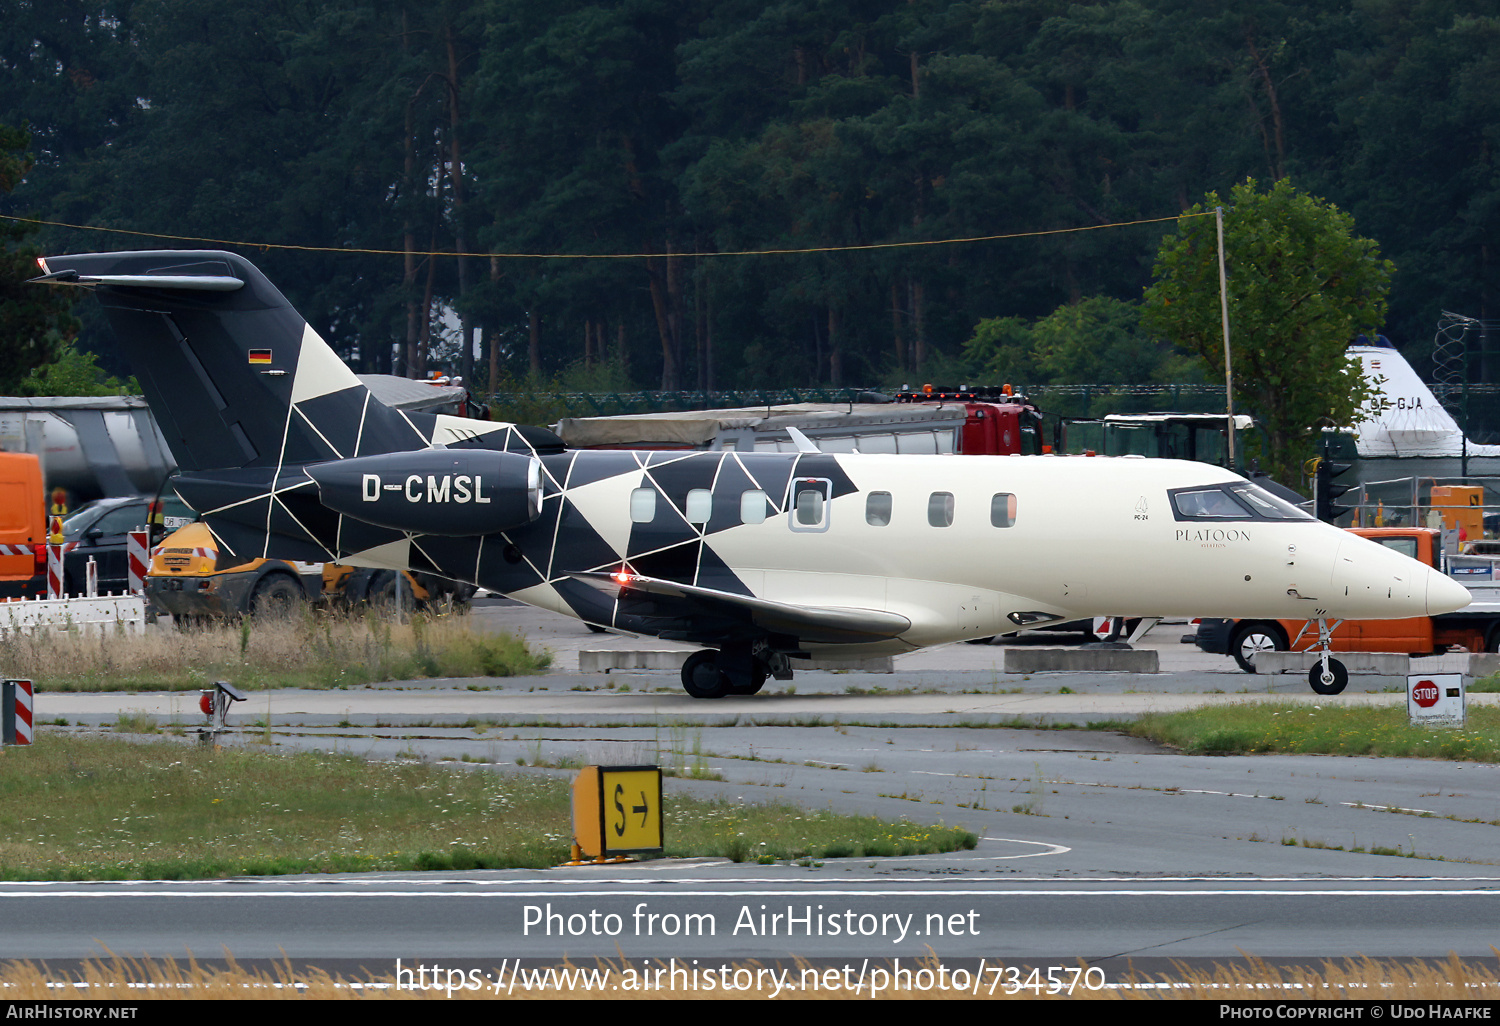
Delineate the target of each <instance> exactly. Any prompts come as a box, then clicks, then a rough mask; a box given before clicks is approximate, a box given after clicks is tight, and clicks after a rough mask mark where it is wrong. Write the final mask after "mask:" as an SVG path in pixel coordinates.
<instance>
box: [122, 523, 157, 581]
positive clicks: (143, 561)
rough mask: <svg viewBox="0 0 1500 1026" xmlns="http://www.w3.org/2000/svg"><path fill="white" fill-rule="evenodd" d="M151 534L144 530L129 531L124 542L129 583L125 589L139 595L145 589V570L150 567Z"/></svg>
mask: <svg viewBox="0 0 1500 1026" xmlns="http://www.w3.org/2000/svg"><path fill="white" fill-rule="evenodd" d="M150 547H151V536H150V535H149V534H147V533H146V532H145V531H131V532H130V536H129V537H128V538H127V539H126V542H125V558H126V561H127V562H128V564H129V568H128V570H127V573H128V575H129V583H128V584H127V585H126V590H127V591H129V592H130V594H132V595H139V594H141V593H142V592H144V591H145V590H146V571H147V570H148V569H150V567H151V555H150V551H149V550H150Z"/></svg>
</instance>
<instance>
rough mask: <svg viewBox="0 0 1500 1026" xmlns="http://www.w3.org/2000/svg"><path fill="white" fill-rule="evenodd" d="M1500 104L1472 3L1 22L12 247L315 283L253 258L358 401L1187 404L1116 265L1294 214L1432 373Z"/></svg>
mask: <svg viewBox="0 0 1500 1026" xmlns="http://www.w3.org/2000/svg"><path fill="white" fill-rule="evenodd" d="M1497 106H1500V2H1491V0H1469V2H1465V3H1457V2H1451V0H1329V2H1320V3H1277V2H1268V0H1241V2H1237V3H1234V4H1225V3H1209V2H1202V0H1111V2H1101V3H1065V2H1060V0H987V2H957V3H947V2H937V0H804V2H779V3H778V2H771V3H765V2H748V0H619V2H614V3H584V2H579V0H545V2H540V0H426V2H423V3H416V2H402V0H11V2H10V3H9V4H8V5H7V14H6V17H5V18H4V19H0V124H3V125H10V126H13V127H16V128H21V127H24V128H25V129H26V130H28V131H29V133H30V134H29V143H28V145H27V152H29V153H30V155H31V159H32V161H33V163H32V166H31V168H30V170H29V171H28V172H27V174H26V176H25V178H24V180H23V181H20V182H19V183H17V184H16V187H15V188H14V191H13V192H12V193H10V195H9V196H7V197H4V198H3V200H0V202H3V207H0V212H5V213H11V214H24V215H28V216H33V217H37V218H41V219H45V220H48V221H55V222H66V223H69V224H76V225H92V226H100V227H109V228H116V229H128V230H132V231H137V232H143V233H147V235H148V236H149V235H166V236H190V237H201V238H207V239H215V240H225V241H228V242H243V243H275V244H282V245H290V246H305V247H328V248H331V249H334V250H339V251H340V252H312V251H298V250H285V249H259V248H250V247H241V251H242V252H244V253H245V254H246V255H247V256H250V257H251V258H252V259H253V260H255V261H256V262H257V263H258V264H259V265H260V266H261V267H262V269H263V270H264V271H265V272H266V273H267V274H268V276H269V277H270V278H271V279H272V280H273V281H274V282H276V284H277V285H278V286H279V287H280V288H281V289H282V290H283V291H284V292H285V293H286V294H287V296H288V297H289V298H290V299H291V300H292V302H293V303H294V304H295V305H296V306H297V307H298V309H299V310H301V311H302V312H303V313H304V314H305V315H306V316H307V317H308V319H309V320H310V321H311V322H312V323H313V324H314V326H315V327H317V329H318V330H319V331H320V332H322V333H323V334H324V336H325V337H327V338H328V339H329V340H330V341H331V342H333V343H334V344H335V345H336V346H338V347H339V348H340V349H341V351H342V352H344V354H345V355H346V357H347V358H348V359H349V360H350V362H351V363H352V364H354V365H355V366H356V367H358V368H359V369H362V370H367V371H386V372H389V371H393V370H394V371H396V372H398V373H411V374H419V373H422V372H424V371H426V370H429V369H432V368H435V367H438V366H439V365H442V366H451V367H452V369H453V370H456V371H463V372H465V373H472V374H473V375H474V379H475V380H477V382H478V383H479V384H481V385H483V384H484V383H486V382H488V381H490V380H492V379H491V366H493V368H494V374H495V378H494V379H493V380H513V379H517V378H521V377H525V376H527V375H528V374H534V375H536V376H537V377H538V378H541V379H549V378H552V377H555V376H557V375H561V374H565V375H568V376H569V377H568V380H571V381H575V382H579V383H582V384H584V385H587V384H589V383H593V384H596V385H599V386H606V385H607V386H612V387H627V386H636V387H652V388H655V387H661V388H703V387H718V388H727V387H767V386H770V387H774V386H784V385H810V384H819V383H825V384H831V385H850V384H874V383H880V382H900V381H902V380H906V379H912V380H922V377H923V375H929V376H930V375H932V374H934V373H955V374H956V373H974V372H976V371H977V370H980V369H987V370H988V371H989V372H991V373H993V372H995V370H994V368H992V367H987V366H986V365H987V363H992V362H993V358H994V355H995V352H996V350H995V348H994V344H993V339H992V340H991V343H990V344H989V348H984V346H983V345H981V346H980V349H983V350H984V351H983V353H980V352H979V350H977V349H976V348H975V346H973V345H971V346H970V347H969V348H968V349H967V350H966V349H965V344H966V343H967V342H969V341H970V340H971V339H974V338H975V337H976V326H977V325H979V324H980V322H981V321H984V320H986V319H992V318H1009V319H1013V320H1007V321H1005V322H1004V324H1005V325H1006V329H1005V330H1006V331H1009V332H1010V333H1011V334H1010V335H1007V336H1005V337H1007V338H1009V337H1012V336H1014V335H1015V334H1016V333H1017V332H1021V333H1024V332H1027V331H1031V332H1036V333H1038V337H1052V336H1048V335H1047V334H1046V333H1047V332H1049V331H1052V332H1053V333H1054V335H1055V334H1056V332H1055V330H1054V329H1056V328H1057V326H1058V325H1059V324H1067V323H1072V322H1075V321H1076V322H1078V323H1081V324H1085V325H1087V324H1088V323H1092V322H1091V321H1090V318H1093V319H1095V320H1097V321H1098V323H1099V324H1101V325H1104V328H1102V329H1101V331H1102V333H1103V335H1106V336H1108V337H1109V338H1111V339H1114V338H1116V337H1119V338H1123V339H1124V341H1121V342H1119V343H1118V345H1112V347H1111V349H1112V351H1113V352H1116V353H1129V354H1132V355H1130V357H1129V359H1128V360H1127V361H1126V362H1127V363H1128V364H1129V365H1130V366H1132V367H1133V366H1142V365H1145V364H1150V365H1151V366H1153V367H1160V368H1164V370H1162V371H1161V373H1168V371H1170V373H1171V374H1172V375H1175V376H1177V377H1178V378H1179V379H1180V377H1181V375H1182V374H1184V373H1187V372H1186V371H1185V370H1184V368H1183V363H1182V359H1181V358H1180V357H1175V356H1173V355H1172V354H1171V352H1170V347H1169V346H1167V345H1166V344H1165V343H1164V342H1163V341H1161V340H1157V339H1150V338H1146V337H1145V336H1143V335H1141V334H1140V332H1141V329H1140V327H1139V323H1138V318H1136V317H1135V316H1134V313H1133V311H1134V310H1135V309H1136V307H1137V305H1138V304H1139V302H1140V299H1141V295H1142V290H1143V288H1144V287H1145V286H1146V285H1148V284H1149V283H1150V280H1151V273H1152V266H1153V262H1154V260H1155V258H1156V253H1157V248H1158V244H1159V242H1160V240H1161V238H1162V237H1163V235H1165V234H1168V233H1170V232H1173V231H1175V226H1174V225H1173V224H1172V223H1171V222H1164V223H1153V224H1143V225H1137V226H1133V227H1110V228H1105V227H1101V226H1105V225H1114V224H1118V223H1122V222H1131V221H1137V220H1141V219H1151V218H1163V217H1173V216H1175V215H1177V214H1178V213H1180V212H1182V211H1183V210H1185V209H1187V208H1188V207H1190V206H1191V205H1192V204H1194V203H1196V202H1198V201H1200V200H1201V199H1202V198H1203V196H1204V194H1205V193H1207V192H1208V191H1210V190H1217V191H1219V193H1220V194H1221V195H1227V194H1228V192H1229V188H1230V187H1231V186H1232V185H1234V184H1236V183H1240V182H1243V181H1244V180H1245V179H1246V178H1255V179H1257V180H1259V181H1261V182H1266V183H1268V182H1273V181H1277V180H1281V179H1283V178H1290V179H1291V181H1292V182H1294V183H1295V185H1296V186H1297V187H1298V188H1300V189H1302V190H1304V191H1306V192H1309V193H1312V194H1314V195H1318V196H1321V197H1323V198H1325V199H1327V200H1329V201H1331V202H1332V203H1334V204H1336V205H1337V206H1338V207H1340V208H1341V209H1343V210H1344V211H1346V212H1348V213H1350V214H1352V215H1353V217H1354V219H1355V222H1356V225H1357V228H1358V231H1359V233H1360V234H1361V235H1364V236H1367V237H1370V238H1373V239H1374V240H1376V241H1377V242H1378V244H1379V247H1380V252H1381V256H1382V257H1385V258H1389V259H1390V260H1391V261H1393V262H1394V264H1395V266H1396V268H1397V270H1396V274H1395V277H1394V279H1393V280H1392V288H1391V293H1390V314H1389V320H1388V323H1387V327H1386V332H1387V334H1389V335H1391V336H1392V338H1393V339H1395V340H1396V341H1397V342H1398V343H1399V344H1401V345H1402V346H1403V348H1405V349H1406V350H1407V351H1408V352H1409V353H1412V354H1414V355H1416V356H1417V357H1418V358H1420V357H1421V356H1422V354H1423V353H1424V352H1425V350H1426V348H1427V346H1428V344H1429V340H1430V339H1431V337H1432V334H1433V329H1434V326H1435V323H1436V320H1437V317H1438V316H1439V314H1440V312H1441V311H1442V310H1444V309H1450V310H1455V311H1458V312H1461V313H1466V314H1469V315H1470V316H1474V317H1480V318H1484V317H1487V316H1490V311H1491V309H1492V306H1493V303H1494V297H1493V292H1494V285H1493V282H1494V280H1495V277H1496V273H1497V268H1496V267H1495V266H1492V262H1496V261H1500V254H1497V255H1492V253H1491V246H1492V244H1491V241H1490V239H1491V237H1492V235H1494V229H1495V228H1496V226H1497V223H1500V176H1497V174H1496V166H1495V164H1496V153H1495V142H1496V140H1495V138H1494V137H1495V136H1496V134H1497V132H1500V111H1497V109H1496V108H1497ZM1061 228H1084V229H1092V230H1087V231H1080V232H1071V233H1064V234H1052V235H1032V236H1025V237H1019V238H1013V239H1004V240H993V241H984V242H967V243H948V244H941V245H923V246H909V247H901V248H876V249H852V248H844V247H859V246H870V245H874V244H883V243H925V242H935V241H941V240H949V239H965V238H972V237H976V236H996V235H1006V234H1012V233H1029V232H1038V231H1047V230H1052V229H1061ZM33 241H34V242H36V244H39V245H41V246H43V247H44V248H46V249H50V250H53V251H60V250H82V249H124V248H145V247H154V246H174V247H183V246H194V245H198V244H196V243H189V242H181V241H173V240H170V239H165V238H150V237H138V236H128V235H108V234H103V233H99V232H93V231H78V230H68V229H60V228H52V227H49V228H44V229H42V230H40V232H39V233H37V234H35V235H34V236H33ZM825 247H826V248H827V251H825V252H818V253H804V254H781V255H762V256H730V255H714V254H727V253H731V252H741V251H747V250H768V249H804V248H825ZM204 248H217V244H214V245H213V246H208V245H204ZM364 250H385V251H391V252H388V253H383V254H374V253H366V252H362V251H364ZM432 253H438V254H440V255H438V256H431V255H429V254H432ZM457 254H477V255H470V256H459V255H457ZM490 254H500V255H490ZM513 254H576V255H577V256H574V257H569V258H556V259H548V258H542V257H518V256H514V255H513ZM616 254H630V255H631V256H628V257H623V258H615V257H613V256H611V258H607V259H605V258H603V257H606V256H607V255H616ZM586 255H594V256H597V257H601V258H600V259H586V258H585V256H586ZM1232 267H1233V254H1231V273H1232ZM1101 303H1102V304H1104V305H1102V306H1101V305H1100V304H1101ZM1063 307H1073V308H1076V310H1077V311H1078V313H1077V314H1076V315H1068V314H1064V313H1062V312H1060V308H1063ZM443 311H451V313H450V314H449V316H448V318H447V319H445V318H444V317H443V316H440V314H441V313H442V312H443ZM78 314H79V316H81V317H84V318H85V322H84V323H85V335H84V338H83V343H84V344H85V345H86V346H87V347H89V348H91V349H95V350H98V351H100V352H102V353H103V354H104V363H105V364H106V366H109V367H110V368H111V369H113V370H116V371H117V372H118V371H123V370H124V368H120V367H117V366H115V365H113V364H111V362H110V360H111V357H110V354H109V353H108V347H107V343H106V342H105V341H104V339H103V338H102V337H97V335H96V333H94V332H91V331H90V327H89V325H90V323H91V322H90V320H89V318H90V317H91V316H93V315H91V314H90V313H89V312H88V311H86V310H85V308H84V307H82V306H80V307H79V308H78ZM1070 317H1071V321H1070V319H1069V318H1070ZM447 321H451V322H452V323H447ZM99 334H102V333H99ZM992 334H993V332H992ZM1064 334H1066V333H1064ZM1075 334H1076V332H1075ZM464 337H467V338H468V339H470V340H471V341H472V340H477V341H478V342H479V345H478V347H477V348H478V349H479V353H480V355H479V356H478V358H477V360H475V366H473V367H472V368H471V367H467V366H462V364H463V362H464V357H463V355H462V353H463V351H465V350H466V348H467V347H465V346H462V345H460V344H459V340H460V339H462V338H464ZM1058 348H1059V349H1060V350H1066V351H1067V352H1069V353H1070V354H1071V355H1070V356H1069V359H1072V360H1074V362H1075V363H1078V361H1080V360H1081V361H1082V363H1081V364H1079V365H1078V367H1077V369H1076V370H1074V371H1072V372H1070V373H1073V374H1075V375H1076V376H1082V377H1085V378H1086V376H1087V375H1089V374H1095V373H1111V374H1115V375H1119V374H1128V373H1129V367H1125V368H1123V369H1121V368H1118V367H1114V366H1113V365H1112V364H1110V363H1109V362H1108V361H1105V362H1104V363H1103V364H1101V367H1102V368H1103V369H1093V368H1092V366H1091V365H1089V363H1088V357H1089V348H1088V347H1087V346H1084V347H1083V349H1082V355H1080V348H1079V346H1078V345H1077V344H1076V340H1075V342H1074V344H1072V346H1071V348H1069V346H1067V345H1063V344H1062V343H1059V344H1058ZM468 351H472V348H468ZM455 354H460V355H455ZM981 356H982V357H983V358H982V359H981V358H980V357H981ZM491 361H493V363H492V362H491ZM1119 362H1120V361H1119V360H1118V359H1116V360H1115V361H1114V363H1116V364H1118V363H1119ZM1496 370H1497V373H1496V374H1495V375H1493V376H1492V377H1491V378H1490V379H1491V380H1495V379H1500V366H1497V368H1496ZM1002 372H1003V369H1002ZM1043 372H1044V373H1045V369H1044V371H1043ZM1033 373H1035V372H1033Z"/></svg>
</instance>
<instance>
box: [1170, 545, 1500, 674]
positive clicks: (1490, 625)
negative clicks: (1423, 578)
mask: <svg viewBox="0 0 1500 1026" xmlns="http://www.w3.org/2000/svg"><path fill="white" fill-rule="evenodd" d="M1350 531H1351V533H1353V534H1357V535H1360V536H1361V537H1364V538H1369V539H1370V540H1371V541H1374V542H1379V543H1380V544H1381V545H1385V546H1388V547H1389V548H1392V549H1395V550H1396V551H1398V552H1401V553H1403V554H1404V555H1408V556H1410V557H1412V558H1413V559H1415V560H1417V561H1419V562H1422V563H1426V564H1427V565H1428V566H1431V567H1436V568H1437V569H1439V570H1443V571H1445V572H1447V573H1449V574H1451V575H1452V576H1453V577H1454V579H1455V580H1457V581H1459V582H1460V583H1462V584H1464V585H1465V586H1466V587H1468V588H1469V590H1470V591H1471V592H1472V593H1473V595H1474V601H1473V602H1472V603H1471V604H1470V605H1469V606H1468V607H1467V608H1465V609H1462V610H1460V611H1458V612H1456V613H1448V614H1445V615H1443V616H1414V617H1410V618H1408V619H1405V620H1345V621H1344V622H1343V623H1341V624H1339V626H1338V627H1337V628H1336V629H1335V630H1334V632H1333V651H1334V652H1397V653H1405V654H1408V655H1414V656H1425V655H1435V654H1438V653H1442V652H1447V651H1448V650H1449V649H1451V648H1454V647H1458V648H1461V649H1464V650H1465V651H1468V652H1500V586H1497V584H1496V583H1495V582H1493V575H1494V572H1495V570H1494V568H1491V567H1489V566H1486V565H1482V563H1481V561H1480V560H1477V559H1468V560H1464V559H1462V557H1459V559H1458V561H1460V562H1462V563H1464V564H1465V565H1462V566H1450V565H1449V558H1448V557H1447V556H1445V555H1444V553H1443V550H1442V535H1441V534H1440V533H1439V532H1438V531H1434V530H1430V529H1428V528H1419V527H1355V528H1350ZM1480 571H1484V572H1483V574H1482V575H1481V573H1480ZM1304 627H1307V629H1306V630H1304V629H1303V628H1304ZM1194 641H1195V642H1196V643H1197V645H1198V647H1199V648H1201V649H1203V650H1204V651H1205V652H1213V653H1216V654H1220V655H1232V656H1234V660H1235V662H1237V663H1239V665H1240V669H1242V670H1244V671H1245V672H1246V673H1254V672H1255V656H1256V654H1257V653H1259V652H1285V651H1287V650H1288V649H1292V648H1295V649H1296V650H1297V651H1304V650H1311V649H1315V648H1317V644H1318V631H1317V626H1316V624H1314V625H1312V626H1310V627H1308V626H1307V624H1306V622H1305V621H1302V620H1217V619H1212V620H1211V619H1205V620H1202V621H1200V622H1199V624H1198V631H1197V634H1196V635H1195V636H1194Z"/></svg>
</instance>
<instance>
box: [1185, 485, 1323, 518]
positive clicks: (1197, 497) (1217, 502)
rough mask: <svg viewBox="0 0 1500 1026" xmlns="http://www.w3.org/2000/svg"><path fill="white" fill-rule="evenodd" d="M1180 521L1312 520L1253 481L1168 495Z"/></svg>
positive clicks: (1186, 490)
mask: <svg viewBox="0 0 1500 1026" xmlns="http://www.w3.org/2000/svg"><path fill="white" fill-rule="evenodd" d="M1168 494H1169V495H1170V496H1171V498H1172V509H1173V511H1174V512H1175V514H1176V516H1177V519H1178V520H1212V521H1225V520H1312V519H1313V517H1312V515H1311V514H1309V513H1308V512H1307V511H1306V510H1303V509H1300V508H1299V507H1297V506H1295V505H1293V504H1292V503H1290V502H1287V501H1286V500H1285V499H1280V498H1277V497H1276V496H1274V495H1272V494H1271V493H1270V492H1268V491H1266V490H1265V489H1264V488H1261V487H1260V486H1259V485H1255V484H1252V483H1250V482H1249V481H1230V482H1226V483H1224V484H1221V485H1209V486H1206V487H1202V488H1178V489H1173V490H1172V491H1170V492H1169V493H1168Z"/></svg>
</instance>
